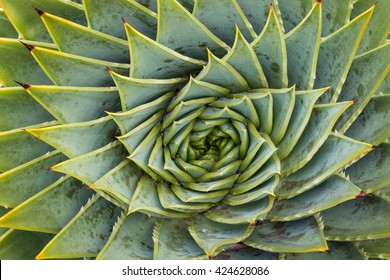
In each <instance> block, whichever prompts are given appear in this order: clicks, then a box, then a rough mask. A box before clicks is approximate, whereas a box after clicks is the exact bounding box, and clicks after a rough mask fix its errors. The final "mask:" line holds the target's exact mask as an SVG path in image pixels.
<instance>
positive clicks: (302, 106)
mask: <svg viewBox="0 0 390 280" xmlns="http://www.w3.org/2000/svg"><path fill="white" fill-rule="evenodd" d="M326 90H327V88H325V89H317V90H308V91H296V92H295V104H294V109H293V112H292V115H291V118H290V122H289V123H288V126H287V129H286V132H285V134H284V136H283V138H282V140H281V141H280V142H279V143H278V145H277V148H278V150H277V151H276V153H277V154H278V156H279V158H280V159H281V160H282V159H285V158H286V157H287V156H288V155H290V153H291V151H292V150H293V149H294V147H295V145H297V143H298V142H299V140H300V137H301V135H302V133H303V131H304V129H305V127H306V125H307V124H308V122H309V120H310V116H311V114H312V111H313V108H314V104H315V102H316V101H317V99H318V98H319V97H320V95H321V94H323V93H324V92H325V91H326Z"/></svg>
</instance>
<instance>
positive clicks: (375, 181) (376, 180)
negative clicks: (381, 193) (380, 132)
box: [345, 143, 390, 193]
mask: <svg viewBox="0 0 390 280" xmlns="http://www.w3.org/2000/svg"><path fill="white" fill-rule="evenodd" d="M345 173H346V174H347V175H348V176H349V178H350V179H351V181H352V182H353V183H354V184H356V185H357V186H359V188H361V189H362V190H363V191H364V192H365V193H371V192H373V191H376V190H379V189H381V188H384V187H386V186H388V185H390V177H389V174H390V143H383V144H381V145H379V146H378V147H376V148H375V149H374V150H373V151H371V152H370V153H368V154H367V155H366V156H365V157H363V158H362V159H361V160H359V161H358V162H356V163H355V164H353V165H352V166H350V167H348V168H347V169H346V170H345Z"/></svg>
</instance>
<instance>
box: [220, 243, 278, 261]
mask: <svg viewBox="0 0 390 280" xmlns="http://www.w3.org/2000/svg"><path fill="white" fill-rule="evenodd" d="M244 246H245V245H244ZM213 259H214V260H277V259H278V254H274V253H270V252H266V251H262V250H259V249H256V248H251V247H248V246H245V247H243V248H240V246H239V245H238V248H237V249H235V248H234V247H233V248H231V249H229V250H226V251H223V252H221V253H219V254H218V255H217V256H216V257H214V258H213Z"/></svg>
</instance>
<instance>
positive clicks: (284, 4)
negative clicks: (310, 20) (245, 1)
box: [265, 0, 314, 32]
mask: <svg viewBox="0 0 390 280" xmlns="http://www.w3.org/2000/svg"><path fill="white" fill-rule="evenodd" d="M265 2H266V1H265ZM277 2H278V5H279V6H280V12H281V16H282V20H283V26H284V29H285V31H286V32H289V31H290V30H292V29H293V28H294V27H296V26H297V25H298V24H299V23H301V22H302V20H304V18H305V17H306V16H307V15H308V14H309V13H310V10H311V9H312V4H313V2H314V0H277Z"/></svg>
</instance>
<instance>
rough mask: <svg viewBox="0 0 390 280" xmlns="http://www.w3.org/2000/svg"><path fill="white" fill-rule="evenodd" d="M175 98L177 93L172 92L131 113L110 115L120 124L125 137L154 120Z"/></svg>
mask: <svg viewBox="0 0 390 280" xmlns="http://www.w3.org/2000/svg"><path fill="white" fill-rule="evenodd" d="M173 96H175V93H174V92H170V93H167V94H164V95H163V96H161V97H159V98H157V99H156V100H153V101H151V102H149V103H145V104H143V105H140V106H138V107H136V108H134V109H131V110H129V111H126V112H123V113H109V115H110V116H111V117H112V118H113V119H114V121H115V122H116V123H117V124H118V126H119V128H120V130H121V133H122V135H125V134H126V133H128V132H130V131H131V130H133V129H135V128H136V127H137V126H139V125H141V124H143V123H144V122H145V121H147V120H148V119H149V118H152V116H153V115H155V114H156V113H158V112H159V111H161V110H164V109H165V108H166V107H167V105H168V104H169V102H170V101H171V100H172V98H173Z"/></svg>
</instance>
